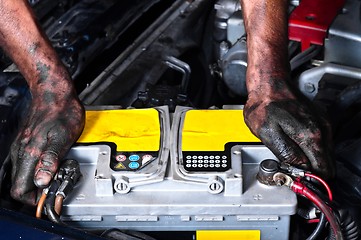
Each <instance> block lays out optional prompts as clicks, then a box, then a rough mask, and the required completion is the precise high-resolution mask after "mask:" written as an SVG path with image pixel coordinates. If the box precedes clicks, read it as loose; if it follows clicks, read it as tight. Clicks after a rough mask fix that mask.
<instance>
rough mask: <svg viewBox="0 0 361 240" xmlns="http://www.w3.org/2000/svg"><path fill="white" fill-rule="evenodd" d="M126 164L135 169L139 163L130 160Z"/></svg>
mask: <svg viewBox="0 0 361 240" xmlns="http://www.w3.org/2000/svg"><path fill="white" fill-rule="evenodd" d="M128 166H129V168H130V169H137V168H139V163H137V162H131V163H129V165H128Z"/></svg>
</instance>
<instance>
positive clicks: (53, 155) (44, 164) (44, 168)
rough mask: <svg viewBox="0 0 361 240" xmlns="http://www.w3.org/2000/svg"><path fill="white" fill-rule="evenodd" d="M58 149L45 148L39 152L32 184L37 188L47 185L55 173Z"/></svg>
mask: <svg viewBox="0 0 361 240" xmlns="http://www.w3.org/2000/svg"><path fill="white" fill-rule="evenodd" d="M58 155H59V153H58V151H55V150H50V149H47V150H45V151H43V153H42V154H41V156H40V158H39V161H38V163H37V165H36V167H35V174H34V184H35V185H36V186H37V187H38V188H44V187H46V186H48V185H49V183H50V181H51V179H52V178H53V176H54V175H55V173H56V171H57V169H58V165H59V158H58Z"/></svg>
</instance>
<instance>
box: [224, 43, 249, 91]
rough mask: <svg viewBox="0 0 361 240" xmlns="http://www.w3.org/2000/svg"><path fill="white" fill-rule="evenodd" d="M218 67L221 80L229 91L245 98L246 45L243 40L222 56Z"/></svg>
mask: <svg viewBox="0 0 361 240" xmlns="http://www.w3.org/2000/svg"><path fill="white" fill-rule="evenodd" d="M221 46H222V45H221ZM220 65H221V69H222V78H223V80H224V82H225V83H226V85H227V86H228V88H229V90H230V91H232V92H233V94H236V95H238V96H247V88H246V71H247V43H246V40H245V38H242V39H240V40H238V41H237V42H236V43H235V44H234V45H233V46H232V47H231V48H230V49H229V50H228V51H227V53H225V54H224V55H223V57H222V58H221V63H220Z"/></svg>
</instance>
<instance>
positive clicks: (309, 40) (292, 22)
mask: <svg viewBox="0 0 361 240" xmlns="http://www.w3.org/2000/svg"><path fill="white" fill-rule="evenodd" d="M344 3H345V0H335V1H332V2H329V1H328V0H319V1H313V0H302V1H301V3H300V4H299V6H298V7H297V8H296V9H295V10H294V11H293V12H292V13H291V16H290V19H289V28H288V29H289V30H288V31H289V39H290V40H294V41H299V42H301V48H302V50H303V51H304V50H306V49H307V48H309V47H310V45H311V44H317V45H323V41H324V39H325V37H326V34H327V30H328V28H329V26H330V25H331V23H332V21H333V20H334V18H335V17H336V16H337V14H338V13H339V11H340V10H341V9H342V6H343V5H344Z"/></svg>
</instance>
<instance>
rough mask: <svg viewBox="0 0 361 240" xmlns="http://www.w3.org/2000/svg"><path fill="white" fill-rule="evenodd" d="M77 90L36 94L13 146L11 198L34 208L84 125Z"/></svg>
mask: <svg viewBox="0 0 361 240" xmlns="http://www.w3.org/2000/svg"><path fill="white" fill-rule="evenodd" d="M73 92H74V91H71V93H70V94H65V95H64V94H63V93H64V92H61V93H59V92H56V91H54V92H52V91H46V90H45V91H43V92H42V93H41V94H37V95H34V94H33V100H32V104H31V107H30V110H29V113H28V116H27V119H26V121H25V123H24V125H23V126H22V128H21V130H20V132H19V134H18V136H17V138H16V140H15V141H14V143H13V145H12V147H11V159H12V164H13V170H12V188H11V196H12V197H13V198H14V199H16V200H19V201H21V202H23V203H25V204H28V205H35V204H36V203H37V200H38V197H39V194H41V193H40V191H41V189H42V188H44V187H46V186H47V185H48V184H49V182H50V180H51V179H52V177H53V176H54V174H55V173H56V171H57V169H58V164H59V159H62V158H63V157H64V155H65V154H66V152H67V151H68V150H69V148H70V147H71V145H72V144H73V143H74V142H75V141H76V140H77V138H78V137H79V135H80V134H81V131H82V129H83V126H84V108H83V106H82V104H81V103H80V102H79V100H78V98H77V96H76V94H75V93H73Z"/></svg>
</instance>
